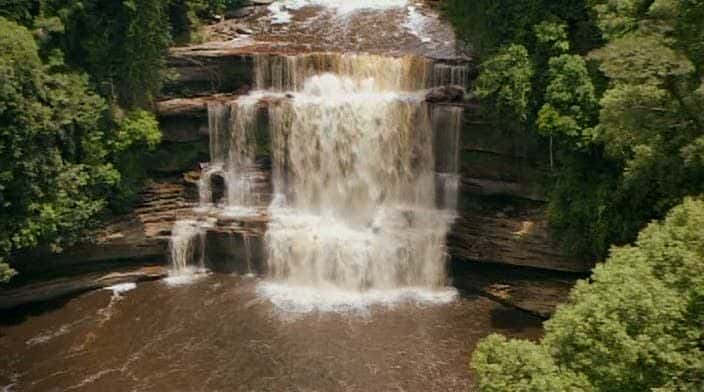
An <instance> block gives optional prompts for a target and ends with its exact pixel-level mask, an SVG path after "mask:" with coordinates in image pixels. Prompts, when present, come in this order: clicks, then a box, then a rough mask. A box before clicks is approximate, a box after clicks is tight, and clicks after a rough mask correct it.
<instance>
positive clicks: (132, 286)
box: [105, 282, 137, 296]
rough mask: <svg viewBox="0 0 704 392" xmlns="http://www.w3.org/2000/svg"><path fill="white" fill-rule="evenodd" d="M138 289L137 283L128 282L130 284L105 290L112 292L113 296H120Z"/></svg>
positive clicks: (117, 285) (122, 284)
mask: <svg viewBox="0 0 704 392" xmlns="http://www.w3.org/2000/svg"><path fill="white" fill-rule="evenodd" d="M136 288H137V284H136V283H132V282H128V283H120V284H116V285H112V286H108V287H106V288H105V290H108V291H112V294H113V295H116V296H120V295H122V294H124V293H126V292H128V291H131V290H134V289H136Z"/></svg>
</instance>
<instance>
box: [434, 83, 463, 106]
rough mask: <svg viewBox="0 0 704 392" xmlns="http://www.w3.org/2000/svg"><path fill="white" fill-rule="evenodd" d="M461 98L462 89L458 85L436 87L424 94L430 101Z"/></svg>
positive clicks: (456, 100)
mask: <svg viewBox="0 0 704 392" xmlns="http://www.w3.org/2000/svg"><path fill="white" fill-rule="evenodd" d="M463 98H464V89H462V88H461V87H458V86H442V87H437V88H434V89H432V90H430V92H428V94H427V95H426V96H425V100H426V101H427V102H430V103H441V102H442V103H445V102H447V103H451V102H461V101H462V99H463Z"/></svg>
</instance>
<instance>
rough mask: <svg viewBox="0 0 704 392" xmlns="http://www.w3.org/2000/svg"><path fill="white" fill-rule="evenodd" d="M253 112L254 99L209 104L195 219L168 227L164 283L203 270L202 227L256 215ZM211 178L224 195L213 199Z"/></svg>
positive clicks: (184, 280)
mask: <svg viewBox="0 0 704 392" xmlns="http://www.w3.org/2000/svg"><path fill="white" fill-rule="evenodd" d="M256 116H257V100H256V99H251V98H250V97H242V98H240V99H237V100H235V101H231V102H212V103H209V105H208V126H209V132H210V157H211V161H210V163H208V164H205V165H203V167H202V170H201V176H200V180H199V181H198V194H199V202H198V206H197V207H196V208H195V212H196V213H198V215H199V217H198V219H197V220H180V221H176V223H175V224H174V226H173V228H172V232H171V240H170V251H171V271H170V277H169V279H168V280H167V282H169V283H172V284H183V283H187V282H188V281H190V280H192V279H193V278H194V277H196V276H198V275H199V274H203V273H204V272H205V262H204V260H205V252H206V249H205V236H206V231H207V229H209V228H211V227H213V225H214V224H215V221H216V220H217V217H220V216H227V217H233V216H234V217H239V216H246V215H254V214H256V213H257V211H256V208H255V205H256V200H255V192H253V185H252V184H253V174H252V171H253V169H254V167H255V155H256V140H255V134H254V132H255V126H254V124H255V121H256V120H257V119H256ZM215 176H219V177H220V178H222V180H223V183H224V184H223V185H224V188H225V189H224V195H223V197H222V198H217V197H215V192H214V190H213V182H214V181H213V180H214V178H215ZM219 199H222V200H219ZM248 262H249V261H248ZM194 264H195V266H194Z"/></svg>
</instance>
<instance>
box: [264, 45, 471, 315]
mask: <svg viewBox="0 0 704 392" xmlns="http://www.w3.org/2000/svg"><path fill="white" fill-rule="evenodd" d="M256 70H257V71H256V81H257V86H258V87H259V88H269V89H271V90H274V91H278V92H281V91H284V90H286V89H289V90H290V91H288V92H287V93H286V94H285V96H286V97H288V98H287V99H282V100H281V101H280V102H278V103H277V104H275V105H272V106H270V109H269V118H270V132H271V137H272V154H273V156H272V160H273V169H274V173H273V182H274V193H275V197H274V201H273V202H272V205H271V206H270V215H271V221H270V223H269V226H268V230H267V234H266V244H267V250H268V267H269V275H270V278H271V280H270V281H269V282H267V283H265V284H263V285H262V286H261V287H260V290H261V292H263V293H264V294H265V295H267V296H268V297H269V298H270V299H271V300H272V301H273V302H274V303H275V304H277V305H278V306H281V307H284V308H286V309H289V310H294V311H300V310H302V311H307V310H311V309H319V310H321V309H322V310H326V309H333V310H334V309H340V308H349V307H358V306H364V305H367V304H369V303H378V302H382V303H383V302H389V301H391V302H393V301H397V300H398V299H400V298H408V299H415V300H421V301H446V300H449V299H451V298H452V297H453V295H454V293H453V292H452V291H451V290H449V289H446V288H445V283H446V271H445V263H446V252H445V237H446V234H447V231H448V229H449V226H450V224H451V223H452V220H453V218H454V207H455V203H454V202H452V201H451V200H450V199H451V196H449V193H451V191H444V193H445V194H444V195H443V196H444V197H443V198H442V200H440V202H439V203H438V197H437V194H436V182H437V181H438V180H437V178H436V171H435V169H436V168H435V162H436V156H435V151H434V136H435V135H434V127H433V125H434V124H435V125H437V124H439V120H436V119H435V117H442V118H445V117H447V115H448V114H450V115H451V116H450V117H451V120H450V121H445V123H446V124H447V126H450V127H453V126H455V127H457V129H454V130H452V131H450V132H444V133H449V134H454V135H457V136H458V135H459V133H458V130H459V121H457V122H453V120H452V119H453V118H454V117H453V116H454V114H455V112H453V111H447V112H443V111H434V113H433V114H434V116H431V113H430V111H429V108H428V107H427V105H426V104H425V103H424V102H423V101H424V96H425V91H424V90H423V89H424V88H427V87H431V86H433V84H434V83H435V80H434V79H435V77H434V72H433V64H432V63H431V62H430V61H428V60H424V59H419V58H414V57H406V58H388V57H379V56H364V55H332V54H325V55H307V56H300V57H271V56H262V57H259V58H257V61H256ZM460 114H461V113H460ZM431 117H433V118H432V119H431ZM454 142H455V144H454V145H451V146H450V145H449V144H446V142H441V143H440V144H439V145H441V146H443V148H444V146H446V145H447V146H448V147H449V148H450V149H451V150H452V151H451V152H450V154H449V155H450V156H449V157H448V158H447V159H446V160H447V161H452V160H454V161H455V162H454V163H452V164H449V166H448V168H447V170H454V172H450V171H448V172H446V173H442V174H441V175H440V176H441V177H442V176H443V175H446V176H447V175H450V174H455V175H456V169H457V163H456V160H457V152H456V148H457V145H458V143H457V142H458V141H457V140H454ZM447 143H450V141H448V142H447ZM436 145H438V143H436ZM443 153H445V151H443ZM450 182H451V181H450ZM455 184H456V183H455ZM448 188H449V187H448ZM455 195H456V191H455ZM455 197H456V196H455ZM447 203H449V204H450V205H445V204H447ZM438 204H440V205H438Z"/></svg>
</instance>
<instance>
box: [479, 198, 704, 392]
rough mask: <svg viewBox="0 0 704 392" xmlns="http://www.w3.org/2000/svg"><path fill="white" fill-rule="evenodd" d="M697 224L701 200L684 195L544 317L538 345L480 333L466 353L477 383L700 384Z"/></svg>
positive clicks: (703, 376)
mask: <svg viewBox="0 0 704 392" xmlns="http://www.w3.org/2000/svg"><path fill="white" fill-rule="evenodd" d="M702 225H704V201H701V200H693V199H687V200H685V202H684V203H683V204H682V205H681V206H678V207H676V208H675V209H673V210H672V212H670V214H669V215H668V217H667V219H666V220H665V221H664V222H662V223H653V224H651V225H650V226H648V227H647V228H646V229H645V230H643V232H642V233H641V234H640V236H639V239H638V242H637V244H636V246H626V247H622V248H614V249H613V250H612V254H611V256H610V257H609V259H608V260H607V262H606V263H604V264H601V265H599V266H597V267H596V268H595V269H594V272H593V275H592V277H591V279H590V280H589V281H581V282H579V283H578V284H577V286H576V287H575V288H574V289H573V291H572V293H571V295H570V300H569V303H567V304H565V305H563V306H562V307H560V308H559V309H558V311H557V312H556V313H555V315H554V316H553V318H552V319H551V320H549V321H548V322H546V324H545V329H546V333H545V337H544V339H543V342H542V343H541V344H539V345H536V344H533V343H529V342H523V341H507V340H506V339H504V338H502V337H497V336H492V337H489V338H488V339H486V340H485V341H483V342H482V343H481V344H480V345H479V347H478V349H477V351H476V353H475V354H474V358H473V362H472V364H473V367H474V368H475V369H476V370H477V373H478V378H479V386H480V389H481V390H482V391H540V390H546V391H548V390H560V391H561V390H595V391H614V392H617V391H618V392H628V391H633V392H637V391H638V392H639V391H645V390H654V389H656V388H662V389H663V390H697V388H698V387H700V386H701V385H702V382H704V351H703V350H704V345H702V344H701V343H703V342H704V340H702V339H703V338H704V329H702V328H701V326H702V324H701V323H702V321H704V316H702V314H701V313H697V312H699V311H700V310H701V309H702V306H703V305H704V303H703V302H702V299H703V298H704V297H703V296H702V293H704V231H702V230H700V228H701V227H702ZM546 386H547V387H546Z"/></svg>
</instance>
